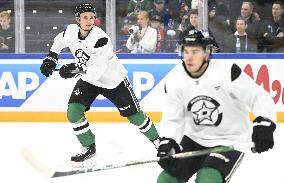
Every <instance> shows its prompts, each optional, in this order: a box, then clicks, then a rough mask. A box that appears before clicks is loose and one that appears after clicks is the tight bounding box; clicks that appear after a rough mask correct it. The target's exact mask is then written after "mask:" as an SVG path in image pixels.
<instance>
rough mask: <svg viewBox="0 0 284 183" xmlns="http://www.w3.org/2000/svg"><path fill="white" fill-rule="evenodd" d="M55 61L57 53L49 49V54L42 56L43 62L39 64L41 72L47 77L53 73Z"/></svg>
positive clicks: (56, 61) (56, 60)
mask: <svg viewBox="0 0 284 183" xmlns="http://www.w3.org/2000/svg"><path fill="white" fill-rule="evenodd" d="M57 63H58V55H57V54H56V53H54V52H52V51H50V52H49V54H48V55H47V56H46V57H44V59H43V62H42V64H41V66H40V71H41V73H42V74H43V75H45V76H46V77H49V76H50V75H51V74H52V73H53V70H54V69H55V67H56V64H57Z"/></svg>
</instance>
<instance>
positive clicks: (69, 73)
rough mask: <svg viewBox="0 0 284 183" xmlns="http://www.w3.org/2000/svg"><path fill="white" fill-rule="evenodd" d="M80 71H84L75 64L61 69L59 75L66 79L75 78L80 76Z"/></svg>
mask: <svg viewBox="0 0 284 183" xmlns="http://www.w3.org/2000/svg"><path fill="white" fill-rule="evenodd" d="M79 70H82V69H81V68H79V67H78V66H77V65H76V64H75V63H71V64H66V65H63V66H62V67H61V68H60V71H59V75H60V76H61V77H62V78H65V79H67V78H73V77H75V76H77V75H78V73H77V72H76V71H79Z"/></svg>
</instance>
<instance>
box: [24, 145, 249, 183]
mask: <svg viewBox="0 0 284 183" xmlns="http://www.w3.org/2000/svg"><path fill="white" fill-rule="evenodd" d="M253 146H254V144H253V143H251V142H250V143H243V144H237V145H231V146H218V147H212V148H208V149H205V150H200V151H190V152H184V153H179V154H174V155H172V156H167V157H163V158H160V157H152V158H147V159H140V160H133V161H126V162H121V163H117V164H105V165H102V166H93V167H87V168H84V169H72V170H66V171H57V170H53V169H50V168H49V167H47V166H45V165H43V164H42V163H40V162H39V161H38V160H37V159H36V158H35V157H34V156H33V155H32V153H31V152H30V151H29V150H27V149H23V151H22V156H23V157H24V159H25V160H26V161H27V162H28V163H29V164H31V165H32V166H33V167H34V168H35V169H36V170H38V171H39V172H40V173H42V174H43V175H44V176H46V177H49V178H55V177H63V176H68V175H77V174H83V173H88V172H96V171H101V170H109V169H115V168H122V167H127V166H133V165H140V164H146V163H155V162H158V161H160V160H163V159H168V158H175V159H180V158H188V157H194V156H202V155H207V154H210V153H221V152H228V151H233V150H237V151H242V152H245V151H247V150H248V149H250V148H252V147H253Z"/></svg>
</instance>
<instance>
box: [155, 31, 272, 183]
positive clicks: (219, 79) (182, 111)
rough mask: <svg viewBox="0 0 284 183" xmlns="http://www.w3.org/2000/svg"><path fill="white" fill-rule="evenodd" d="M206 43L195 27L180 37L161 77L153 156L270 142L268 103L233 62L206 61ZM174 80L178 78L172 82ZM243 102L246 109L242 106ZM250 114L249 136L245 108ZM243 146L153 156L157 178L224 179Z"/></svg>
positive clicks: (181, 181) (164, 182) (173, 181)
mask: <svg viewBox="0 0 284 183" xmlns="http://www.w3.org/2000/svg"><path fill="white" fill-rule="evenodd" d="M210 52H211V51H210V48H209V47H208V46H207V44H206V40H205V39H204V37H203V36H202V34H201V32H200V31H197V30H192V31H189V35H188V36H187V37H185V38H184V39H183V41H182V54H183V62H182V63H181V64H178V65H177V66H176V67H175V68H174V70H172V72H171V73H170V75H169V76H168V78H167V79H166V83H165V95H166V101H165V102H166V104H165V110H164V112H163V119H162V127H161V133H160V135H161V137H162V138H161V142H160V146H159V148H158V156H159V157H164V156H167V155H171V154H175V153H179V152H187V151H194V150H202V149H206V148H208V147H214V146H218V145H233V144H239V143H245V142H249V141H251V139H252V141H253V142H254V143H255V151H256V152H258V153H261V152H264V151H267V150H269V149H271V148H272V147H273V145H274V141H273V132H274V130H275V128H276V125H275V123H274V122H273V121H274V120H275V119H274V118H275V116H274V115H275V113H274V110H273V108H274V103H273V100H272V98H271V97H270V95H269V94H268V93H267V92H265V91H264V90H262V89H261V88H260V87H259V86H258V85H257V84H256V83H255V82H254V81H253V80H252V79H251V78H250V77H248V76H247V75H246V74H245V73H244V72H242V70H241V69H240V67H239V66H238V65H236V64H231V63H224V64H217V63H215V62H210V60H209V57H210V54H211V53H210ZM177 81H178V82H177ZM247 107H248V108H249V109H250V110H248V109H247ZM249 111H252V112H253V113H254V115H255V116H256V118H255V120H254V121H253V122H254V123H253V133H252V136H251V134H250V130H249V125H250V124H249V122H248V121H249V119H248V112H249ZM243 156H244V152H239V151H230V152H226V153H211V154H209V155H206V156H198V157H193V158H188V159H169V160H162V161H159V164H160V166H161V167H162V168H163V169H164V171H163V172H162V173H161V174H160V175H159V177H158V180H157V182H158V183H185V182H187V181H188V180H189V179H190V178H191V177H192V175H193V174H195V173H197V174H196V180H195V182H196V183H223V182H229V180H230V178H231V176H232V174H233V172H234V171H235V169H236V168H237V167H238V165H239V164H240V162H241V160H242V158H243Z"/></svg>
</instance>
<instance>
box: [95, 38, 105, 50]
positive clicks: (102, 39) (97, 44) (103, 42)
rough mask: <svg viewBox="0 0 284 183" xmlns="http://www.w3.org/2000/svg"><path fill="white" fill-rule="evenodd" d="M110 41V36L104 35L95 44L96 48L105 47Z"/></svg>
mask: <svg viewBox="0 0 284 183" xmlns="http://www.w3.org/2000/svg"><path fill="white" fill-rule="evenodd" d="M107 42H108V38H106V37H103V38H100V39H98V40H97V42H96V45H95V46H94V48H100V47H103V46H105V45H106V44H107Z"/></svg>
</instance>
